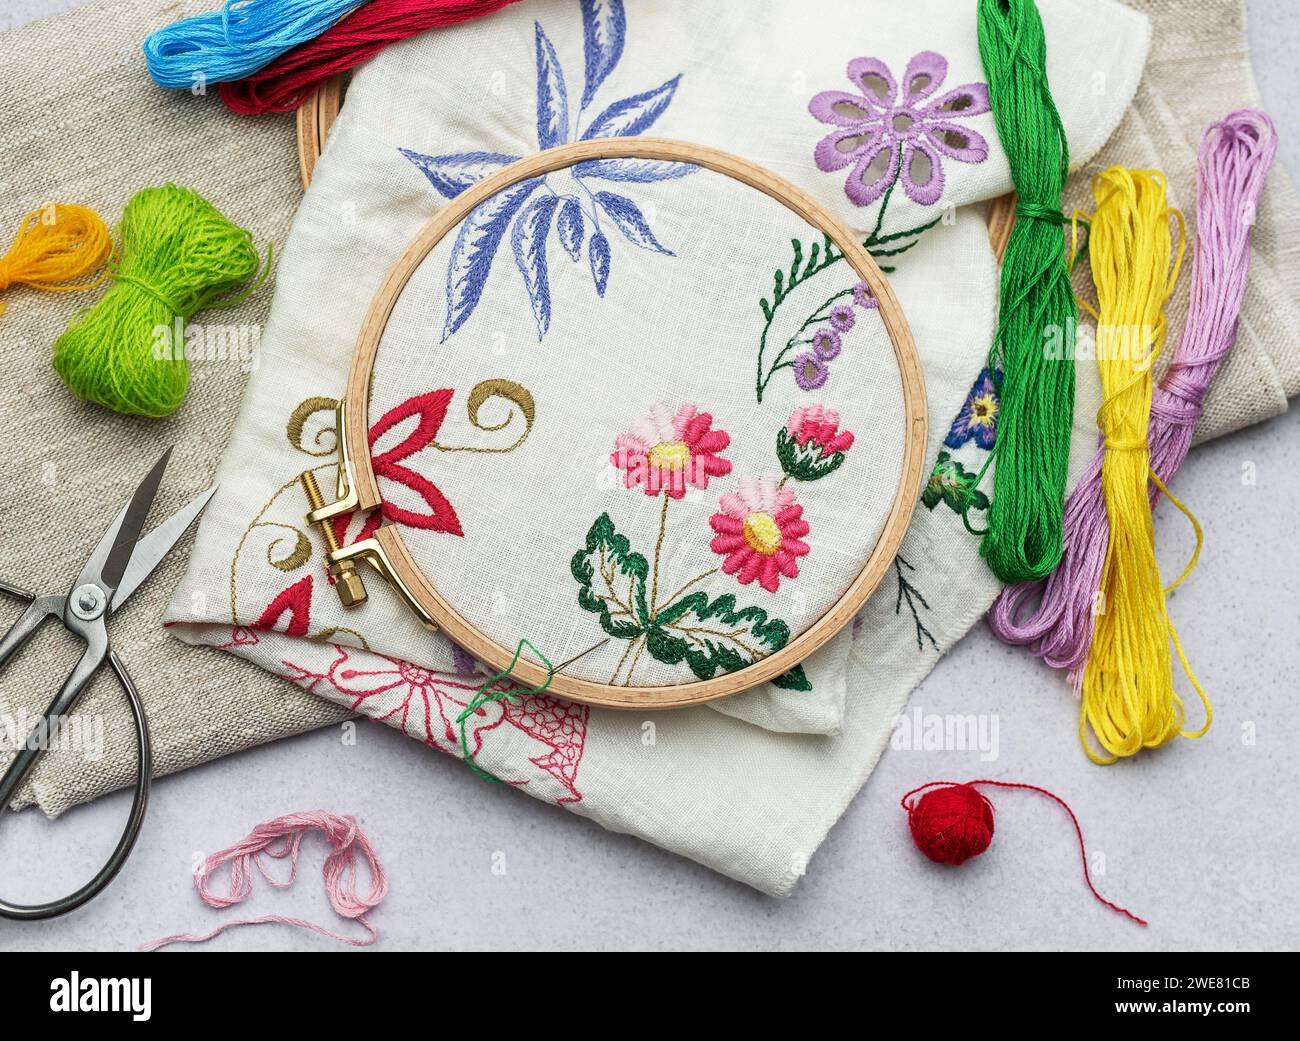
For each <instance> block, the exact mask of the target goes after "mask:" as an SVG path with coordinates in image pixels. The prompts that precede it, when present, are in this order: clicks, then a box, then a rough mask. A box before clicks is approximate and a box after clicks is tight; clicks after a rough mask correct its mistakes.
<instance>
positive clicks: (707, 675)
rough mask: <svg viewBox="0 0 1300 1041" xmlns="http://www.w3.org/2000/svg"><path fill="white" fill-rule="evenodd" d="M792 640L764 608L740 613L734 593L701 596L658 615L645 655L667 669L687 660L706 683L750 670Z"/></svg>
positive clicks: (687, 600)
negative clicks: (724, 674)
mask: <svg viewBox="0 0 1300 1041" xmlns="http://www.w3.org/2000/svg"><path fill="white" fill-rule="evenodd" d="M789 640H790V627H789V626H788V625H786V623H785V622H783V621H781V619H779V618H769V617H768V614H767V612H766V611H765V610H763V609H762V608H761V607H743V608H737V606H736V597H735V596H734V595H733V594H731V593H726V594H724V595H722V596H720V597H718V598H717V599H716V600H710V599H709V597H708V594H707V593H704V592H697V593H691V594H690V595H689V596H685V597H683V598H682V599H681V600H678V601H677V602H676V603H675V604H670V605H669V606H668V607H665V608H664V609H663V610H662V611H660V612H659V613H658V614H657V615H656V616H655V618H654V619H653V621H652V622H651V623H650V629H649V632H648V634H647V638H646V650H647V651H649V652H650V655H651V656H652V657H654V658H655V659H657V660H658V661H661V662H663V663H664V664H666V665H676V664H678V663H679V662H682V661H685V662H686V664H687V665H689V666H690V669H691V671H692V672H693V673H695V675H696V676H698V677H699V678H700V679H702V680H707V679H712V678H713V676H714V675H716V674H717V673H718V672H736V671H738V670H740V669H743V668H745V667H746V666H748V665H752V664H753V663H754V662H756V661H758V660H759V659H760V658H765V657H767V655H769V654H771V653H772V652H773V651H779V650H780V649H781V648H782V647H784V646H785V645H786V644H787V643H788V642H789ZM805 682H806V679H805ZM794 689H798V688H794ZM809 689H811V687H810V688H809Z"/></svg>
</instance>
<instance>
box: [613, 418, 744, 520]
mask: <svg viewBox="0 0 1300 1041" xmlns="http://www.w3.org/2000/svg"><path fill="white" fill-rule="evenodd" d="M712 426H713V417H712V416H711V415H709V414H708V413H707V412H700V411H699V410H698V409H697V408H696V407H695V406H694V405H691V404H686V405H683V406H682V407H681V408H679V409H678V410H677V413H676V415H674V414H673V413H672V412H670V411H669V410H668V406H667V405H665V404H663V402H659V403H657V404H656V405H654V406H653V407H652V408H651V409H650V414H649V415H647V416H645V417H644V418H643V419H639V420H637V422H636V423H634V424H632V426H631V427H629V428H628V430H627V432H626V433H623V434H619V435H618V436H617V437H616V438H615V439H614V451H613V452H612V453H611V455H610V457H609V458H610V462H612V463H613V464H614V465H615V466H616V467H618V468H619V469H620V470H622V471H623V472H624V473H623V483H624V485H626V486H627V487H628V488H635V487H636V486H637V485H641V486H642V487H643V488H644V489H645V493H646V495H658V494H659V493H660V492H661V491H665V490H666V491H667V492H668V494H669V496H671V497H672V498H674V499H680V498H682V496H684V495H685V494H686V486H687V485H688V484H689V485H690V486H691V487H692V488H701V489H703V488H707V487H708V485H709V478H710V477H722V476H724V475H726V474H729V473H731V463H730V462H728V461H727V460H726V459H723V458H722V457H721V456H719V455H718V454H717V453H719V452H721V451H722V450H723V449H724V448H726V447H727V446H728V445H729V444H731V438H730V437H729V436H728V434H727V432H726V431H725V430H713V429H712Z"/></svg>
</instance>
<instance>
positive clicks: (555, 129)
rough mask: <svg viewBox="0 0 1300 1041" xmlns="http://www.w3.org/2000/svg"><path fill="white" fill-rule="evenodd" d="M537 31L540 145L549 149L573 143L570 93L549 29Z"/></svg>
mask: <svg viewBox="0 0 1300 1041" xmlns="http://www.w3.org/2000/svg"><path fill="white" fill-rule="evenodd" d="M533 25H534V27H535V28H536V30H537V145H538V147H539V148H541V149H543V150H545V149H547V148H554V147H555V146H556V145H562V144H564V143H565V142H566V141H568V140H569V94H568V91H566V90H565V88H564V70H563V69H562V68H560V59H559V58H558V57H557V56H556V53H555V47H554V46H553V45H552V44H551V41H550V39H549V38H548V37H547V35H546V32H545V30H543V29H542V26H541V24H540V23H538V22H534V23H533Z"/></svg>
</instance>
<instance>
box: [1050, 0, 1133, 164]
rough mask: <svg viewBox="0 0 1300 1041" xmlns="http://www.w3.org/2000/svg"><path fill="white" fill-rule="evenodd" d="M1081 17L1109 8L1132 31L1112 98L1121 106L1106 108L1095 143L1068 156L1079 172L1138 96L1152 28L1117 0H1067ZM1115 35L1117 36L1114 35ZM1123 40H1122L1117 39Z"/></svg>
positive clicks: (1102, 144) (1114, 129)
mask: <svg viewBox="0 0 1300 1041" xmlns="http://www.w3.org/2000/svg"><path fill="white" fill-rule="evenodd" d="M1069 2H1070V3H1071V4H1072V6H1073V7H1074V8H1075V10H1076V11H1078V12H1079V16H1080V17H1081V18H1085V19H1086V18H1098V17H1099V14H1098V10H1097V9H1098V8H1099V7H1100V8H1105V9H1108V11H1109V12H1112V13H1113V15H1114V17H1115V19H1116V21H1124V20H1127V21H1128V22H1130V23H1131V25H1132V31H1133V37H1134V40H1133V48H1134V53H1133V55H1132V58H1131V60H1130V61H1128V62H1121V63H1120V68H1121V70H1123V71H1124V73H1125V75H1124V78H1123V79H1122V81H1121V82H1120V85H1119V89H1118V90H1117V91H1115V96H1116V97H1117V98H1120V99H1122V103H1121V104H1117V105H1115V106H1113V107H1112V108H1109V109H1108V110H1107V111H1106V112H1105V117H1106V118H1104V119H1103V120H1102V121H1101V126H1100V128H1099V133H1098V137H1097V140H1096V141H1090V142H1088V143H1087V144H1085V146H1084V147H1083V148H1081V149H1076V150H1074V151H1073V152H1072V153H1071V155H1070V169H1071V170H1072V171H1073V170H1078V169H1079V168H1081V167H1083V166H1086V165H1087V164H1088V163H1090V162H1091V161H1092V160H1093V159H1094V158H1095V157H1096V155H1097V153H1098V152H1100V151H1101V150H1102V148H1104V147H1105V145H1106V142H1107V141H1109V140H1110V139H1111V136H1112V135H1113V134H1114V133H1115V131H1116V130H1117V129H1119V125H1120V123H1121V122H1122V121H1123V119H1124V116H1125V114H1126V113H1127V112H1128V110H1129V107H1130V106H1131V105H1132V104H1133V99H1134V98H1135V97H1136V96H1137V90H1138V84H1140V83H1141V82H1142V76H1143V73H1144V72H1145V71H1146V67H1147V59H1148V58H1149V57H1150V55H1151V34H1152V32H1153V26H1152V24H1151V19H1150V18H1149V17H1148V16H1147V15H1145V14H1143V13H1142V12H1141V11H1135V10H1134V9H1133V8H1131V7H1129V6H1128V5H1127V4H1123V3H1120V2H1119V0H1069ZM1105 15H1106V12H1105V11H1103V12H1101V15H1100V16H1101V17H1105ZM1117 35H1118V34H1117ZM1120 38H1121V39H1123V38H1124V37H1122V36H1121V37H1120ZM1048 46H1049V47H1050V46H1051V40H1050V38H1049V40H1048Z"/></svg>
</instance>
